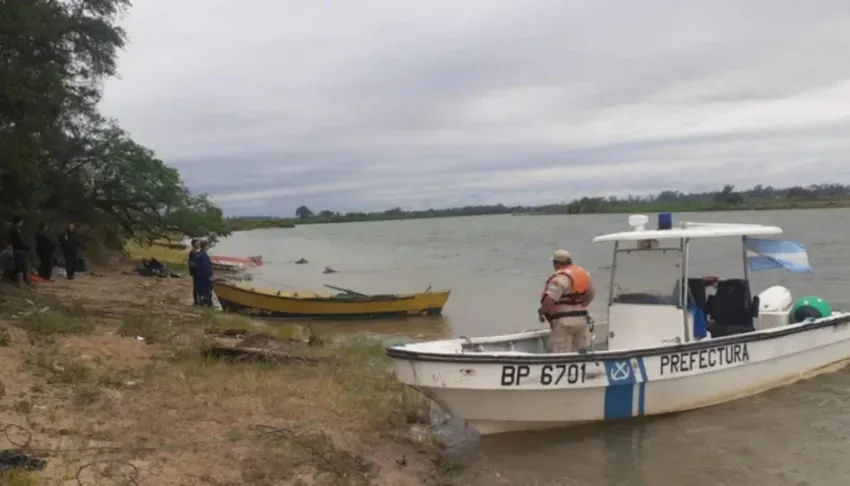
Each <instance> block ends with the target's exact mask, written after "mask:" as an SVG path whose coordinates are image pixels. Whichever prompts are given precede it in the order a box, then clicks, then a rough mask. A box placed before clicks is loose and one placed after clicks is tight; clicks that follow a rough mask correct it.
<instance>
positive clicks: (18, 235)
mask: <svg viewBox="0 0 850 486" xmlns="http://www.w3.org/2000/svg"><path fill="white" fill-rule="evenodd" d="M23 228H24V220H23V219H21V218H19V217H15V218H14V219H13V220H12V228H11V229H10V230H9V243H10V244H11V245H12V253H13V254H14V259H15V270H14V271H13V272H12V275H13V279H14V280H15V283H16V284H18V285H21V284H22V283H23V282H26V283H30V279H29V274H30V269H29V266H30V265H29V251H30V245H29V243H27V240H26V238H24V232H23Z"/></svg>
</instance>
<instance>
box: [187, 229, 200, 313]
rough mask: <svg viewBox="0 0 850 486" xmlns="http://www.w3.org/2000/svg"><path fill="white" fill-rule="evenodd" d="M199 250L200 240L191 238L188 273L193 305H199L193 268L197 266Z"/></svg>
mask: <svg viewBox="0 0 850 486" xmlns="http://www.w3.org/2000/svg"><path fill="white" fill-rule="evenodd" d="M200 251H201V242H200V241H198V240H197V239H196V238H193V239H192V249H190V250H189V262H188V265H189V275H190V276H191V277H192V301H193V303H194V304H195V305H201V301H200V298H199V294H198V282H197V280H195V268H196V267H197V266H198V253H199V252H200Z"/></svg>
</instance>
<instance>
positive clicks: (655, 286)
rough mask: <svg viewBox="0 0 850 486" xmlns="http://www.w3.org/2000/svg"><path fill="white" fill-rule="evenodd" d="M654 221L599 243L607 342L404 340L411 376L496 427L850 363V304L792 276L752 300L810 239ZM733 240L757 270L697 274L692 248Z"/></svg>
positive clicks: (792, 265) (594, 413)
mask: <svg viewBox="0 0 850 486" xmlns="http://www.w3.org/2000/svg"><path fill="white" fill-rule="evenodd" d="M647 222H648V218H647V217H646V216H645V215H632V216H630V217H629V224H630V225H631V226H632V227H633V230H632V231H626V232H622V233H614V234H608V235H603V236H597V237H596V238H594V240H593V241H594V242H613V243H614V252H613V264H612V266H611V277H610V278H611V285H610V292H609V295H608V296H607V300H608V326H607V327H608V329H607V331H608V332H607V339H601V340H600V341H601V342H600V343H599V345H597V346H594V348H595V349H593V350H591V351H586V352H581V353H557V354H556V353H550V352H549V351H548V350H547V346H546V339H547V338H548V335H549V330H548V329H545V330H534V331H524V332H521V333H517V334H509V335H501V336H492V337H481V338H473V339H470V338H466V337H461V338H458V339H448V340H439V341H428V342H420V343H412V344H406V345H398V346H391V347H388V348H387V350H386V352H387V355H388V356H389V357H391V358H392V359H393V360H394V366H395V373H396V376H397V378H398V380H400V381H401V382H403V383H405V384H407V385H410V386H412V387H414V388H416V389H418V390H420V391H421V392H422V393H424V394H425V395H426V396H428V397H429V398H431V399H432V400H434V401H435V402H436V403H438V404H439V405H440V406H442V407H443V408H445V409H446V411H448V412H449V413H451V414H452V415H454V416H456V417H459V418H463V419H464V420H466V422H467V423H468V424H470V425H472V426H473V427H475V429H477V430H478V432H479V433H480V434H482V435H487V434H497V433H502V432H509V431H517V430H531V429H545V428H555V427H561V426H565V425H569V424H574V423H580V422H591V421H602V420H614V419H623V418H630V417H638V416H644V415H657V414H664V413H670V412H678V411H684V410H691V409H696V408H700V407H705V406H710V405H715V404H719V403H723V402H727V401H730V400H734V399H737V398H740V397H744V396H747V395H752V394H755V393H759V392H761V391H764V390H766V389H769V388H772V387H776V386H779V385H784V384H788V383H790V382H793V381H795V380H798V379H800V378H802V377H805V376H807V375H810V374H813V373H816V372H819V371H824V370H825V369H826V368H827V367H830V366H831V365H837V364H838V363H842V362H844V361H845V360H848V359H850V313H847V312H834V311H832V309H830V307H829V305H828V304H827V303H826V302H824V301H823V300H821V299H819V298H818V297H803V298H801V299H798V300H797V302H796V303H795V302H794V301H793V300H792V297H791V292H790V291H789V290H788V289H786V288H784V287H781V286H773V287H770V288H768V289H766V290H764V291H763V292H762V293H760V294H759V295H758V296H756V297H751V295H750V285H749V274H750V272H751V271H756V270H764V269H768V268H784V269H785V270H788V271H791V272H811V268H810V267H809V263H808V256H807V255H806V251H805V248H804V247H803V245H801V244H800V243H798V242H794V241H787V240H777V239H769V238H761V237H764V236H771V235H778V234H781V233H782V230H781V229H780V228H778V227H775V226H763V225H757V224H713V223H682V224H681V225H679V226H678V227H673V225H672V218H671V215H670V213H662V214H659V215H658V223H659V224H658V229H654V230H653V229H650V230H647V229H644V226H645V225H646V223H647ZM720 237H737V238H740V239H741V242H742V250H741V254H740V255H739V256H737V258H740V259H741V263H742V266H743V278H716V277H704V276H698V275H692V274H691V273H690V271H689V268H688V262H689V260H690V256H691V251H692V250H694V249H692V244H693V243H694V242H695V241H697V240H699V239H710V238H720ZM683 282H684V285H682V283H683ZM597 298H599V297H597Z"/></svg>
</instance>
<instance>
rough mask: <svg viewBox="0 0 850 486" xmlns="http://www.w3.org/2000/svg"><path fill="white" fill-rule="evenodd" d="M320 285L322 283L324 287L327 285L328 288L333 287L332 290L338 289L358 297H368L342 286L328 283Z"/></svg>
mask: <svg viewBox="0 0 850 486" xmlns="http://www.w3.org/2000/svg"><path fill="white" fill-rule="evenodd" d="M322 285H324V286H325V287H327V288H329V289H334V290H338V291H340V292H345V293H346V294H351V295H356V296H358V297H369V296H368V295H366V294H361V293H360V292H355V291H353V290H351V289H344V288H342V287H334V286H333V285H328V284H322Z"/></svg>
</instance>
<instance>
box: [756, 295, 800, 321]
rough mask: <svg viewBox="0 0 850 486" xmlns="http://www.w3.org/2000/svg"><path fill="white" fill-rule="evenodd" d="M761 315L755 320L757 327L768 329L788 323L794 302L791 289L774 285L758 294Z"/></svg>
mask: <svg viewBox="0 0 850 486" xmlns="http://www.w3.org/2000/svg"><path fill="white" fill-rule="evenodd" d="M758 297H759V315H758V318H757V319H756V320H755V328H756V329H768V328H771V327H779V326H784V325H787V324H788V314H789V313H790V312H791V307H792V305H793V304H794V300H793V297H792V296H791V291H790V290H788V289H787V288H785V287H783V286H781V285H774V286H773V287H769V288H767V289H765V290H764V291H763V292H762V293H760V294H759V295H758Z"/></svg>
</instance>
